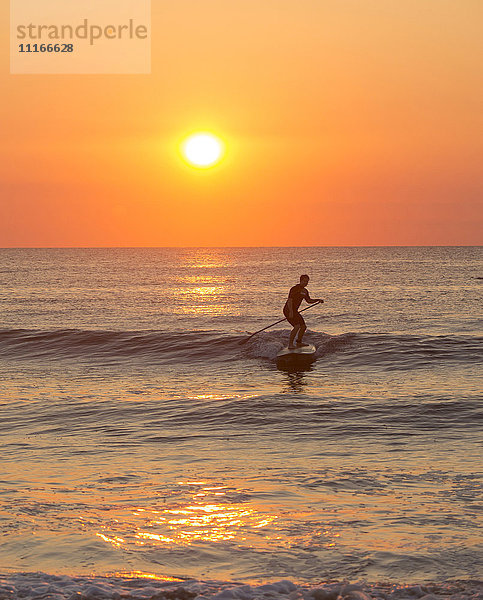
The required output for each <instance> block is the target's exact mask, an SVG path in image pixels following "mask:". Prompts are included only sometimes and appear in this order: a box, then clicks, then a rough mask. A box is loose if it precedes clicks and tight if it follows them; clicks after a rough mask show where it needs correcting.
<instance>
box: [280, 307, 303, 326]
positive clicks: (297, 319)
mask: <svg viewBox="0 0 483 600" xmlns="http://www.w3.org/2000/svg"><path fill="white" fill-rule="evenodd" d="M283 314H284V315H285V318H286V319H287V321H288V322H289V323H290V325H292V327H296V326H297V325H305V321H304V318H303V317H302V315H301V314H300V313H299V312H294V313H293V317H292V318H290V317H289V316H288V311H285V310H284V311H283Z"/></svg>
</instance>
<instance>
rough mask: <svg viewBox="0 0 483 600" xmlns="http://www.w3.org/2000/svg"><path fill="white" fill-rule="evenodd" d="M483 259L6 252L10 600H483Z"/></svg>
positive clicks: (255, 252)
mask: <svg viewBox="0 0 483 600" xmlns="http://www.w3.org/2000/svg"><path fill="white" fill-rule="evenodd" d="M482 254H483V253H482V250H481V248H478V247H461V248H458V247H448V248H444V247H435V248H428V247H425V248H237V249H236V248H185V249H155V248H150V249H142V248H138V249H3V250H0V282H1V288H0V431H1V445H2V447H1V452H2V454H1V472H0V532H1V537H0V574H2V575H1V576H0V596H1V597H2V598H3V597H12V598H13V597H25V598H27V597H37V598H43V599H45V598H51V597H52V598H64V597H65V598H74V597H79V598H80V597H93V598H94V597H104V596H105V597H113V598H119V597H140V598H144V597H153V596H156V595H158V596H157V597H161V596H159V594H165V593H166V590H168V591H169V592H170V593H171V594H172V595H171V596H169V595H168V597H171V598H174V597H180V598H184V599H185V600H186V598H192V597H194V596H196V595H198V596H213V595H218V596H220V597H221V598H230V597H233V598H241V599H245V598H254V597H258V596H261V597H263V596H267V595H269V596H275V597H276V596H281V597H290V598H298V597H306V596H307V595H309V596H311V597H314V598H320V599H322V600H323V599H326V600H331V598H334V599H335V598H336V597H337V596H338V595H340V596H341V597H350V598H354V599H355V600H363V598H364V597H365V596H373V597H377V598H379V597H380V598H389V597H391V598H393V597H394V598H401V597H408V598H409V597H417V598H419V597H423V596H427V595H428V594H431V595H432V596H433V597H434V596H438V595H441V596H445V597H447V596H449V595H454V596H455V598H456V597H457V598H462V597H477V596H478V593H480V590H481V588H480V586H479V583H478V580H480V579H481V575H482V573H481V565H482V556H483V552H482V544H481V541H482V540H481V520H479V517H480V515H481V479H480V478H479V471H481V387H482V385H481V384H482V380H481V363H482V358H483V353H482V344H481V342H482V339H483V336H482V330H481V321H480V317H481V285H482V283H483V265H482ZM303 273H307V274H309V276H310V278H311V280H310V282H309V285H308V289H309V291H310V294H311V295H312V297H314V298H318V297H322V298H324V300H325V303H324V304H323V305H319V306H316V307H313V308H311V309H310V310H308V311H306V312H305V313H304V316H305V318H306V321H307V325H308V332H307V334H306V341H308V342H310V343H313V344H315V345H316V346H317V355H316V358H317V360H316V362H315V363H313V364H312V365H308V366H307V365H297V364H295V365H290V366H289V368H284V369H283V370H280V369H279V368H277V364H276V361H275V357H276V354H277V352H279V350H280V349H281V348H282V347H283V346H284V345H286V343H287V339H288V334H289V331H290V329H289V327H288V325H287V323H281V324H278V325H276V326H275V327H273V328H272V329H269V330H267V331H265V332H263V333H261V334H258V335H256V336H254V337H253V338H252V339H251V340H249V341H248V342H247V343H245V344H240V342H243V341H244V340H246V338H247V337H248V335H249V334H250V333H252V332H254V331H256V330H258V329H261V328H263V327H265V326H266V325H269V324H270V323H272V322H275V321H277V320H278V319H280V318H282V317H283V315H282V314H281V310H282V307H283V304H284V302H285V299H286V297H287V293H288V290H289V288H290V287H291V286H292V285H294V284H295V283H297V282H298V278H299V276H300V275H301V274H303ZM343 581H345V582H346V583H345V584H342V583H340V582H343ZM180 582H181V583H180ZM331 582H333V583H331ZM347 582H356V583H355V584H354V585H352V587H351V585H349V584H348V583H347ZM381 582H386V583H384V584H382V583H381ZM409 585H410V586H412V587H408V586H409ZM180 586H181V587H180ZM2 594H3V595H2ZM314 594H315V595H314ZM428 598H429V596H428Z"/></svg>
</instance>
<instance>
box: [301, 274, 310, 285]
mask: <svg viewBox="0 0 483 600" xmlns="http://www.w3.org/2000/svg"><path fill="white" fill-rule="evenodd" d="M309 279H310V277H309V276H308V275H300V285H303V286H304V287H305V286H306V285H307V284H308V282H309Z"/></svg>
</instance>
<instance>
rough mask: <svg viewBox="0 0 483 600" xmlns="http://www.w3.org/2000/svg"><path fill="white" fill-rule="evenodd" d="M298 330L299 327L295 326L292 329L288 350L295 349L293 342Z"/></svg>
mask: <svg viewBox="0 0 483 600" xmlns="http://www.w3.org/2000/svg"><path fill="white" fill-rule="evenodd" d="M299 329H300V325H295V327H294V328H293V329H292V332H291V333H290V339H289V340H288V347H289V348H295V346H294V343H293V342H294V339H295V336H296V335H297V332H298V330H299Z"/></svg>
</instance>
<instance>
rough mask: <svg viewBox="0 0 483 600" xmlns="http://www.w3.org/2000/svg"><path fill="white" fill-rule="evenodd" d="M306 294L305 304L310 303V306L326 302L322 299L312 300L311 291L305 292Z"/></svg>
mask: <svg viewBox="0 0 483 600" xmlns="http://www.w3.org/2000/svg"><path fill="white" fill-rule="evenodd" d="M305 292H306V294H305V302H308V303H309V304H315V303H316V302H322V303H323V302H324V301H323V300H322V299H320V298H315V299H314V298H311V297H310V294H309V290H305Z"/></svg>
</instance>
